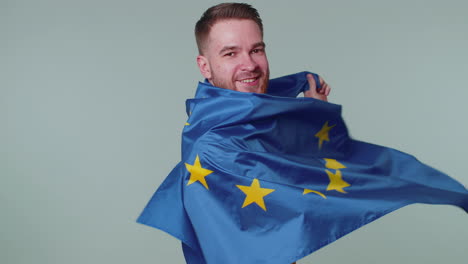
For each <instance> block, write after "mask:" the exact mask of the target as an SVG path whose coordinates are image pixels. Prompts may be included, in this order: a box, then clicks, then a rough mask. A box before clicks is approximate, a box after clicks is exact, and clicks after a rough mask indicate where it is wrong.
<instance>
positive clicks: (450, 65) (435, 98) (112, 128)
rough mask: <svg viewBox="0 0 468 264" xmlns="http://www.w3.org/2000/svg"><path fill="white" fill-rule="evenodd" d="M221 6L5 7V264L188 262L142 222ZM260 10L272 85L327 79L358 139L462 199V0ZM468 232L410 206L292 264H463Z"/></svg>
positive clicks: (466, 25)
mask: <svg viewBox="0 0 468 264" xmlns="http://www.w3.org/2000/svg"><path fill="white" fill-rule="evenodd" d="M216 3H218V2H216V1H186V2H182V1H166V2H160V1H143V0H133V1H110V0H93V1H89V0H85V1H83V0H82V1H58V0H57V1H51V0H43V1H22V0H11V1H9V0H1V1H0V33H1V34H0V38H1V39H0V40H1V41H0V67H1V68H0V88H1V90H0V92H1V93H0V107H1V108H0V109H1V111H0V118H1V119H0V121H1V122H0V125H1V129H0V140H1V142H0V143H1V145H0V146H1V147H0V155H1V160H0V161H1V163H0V165H1V171H0V173H1V178H0V179H1V183H0V190H1V192H0V199H1V200H0V201H1V218H0V263H8V264H20V263H21V264H23V263H35V264H50V263H68V264H75V263H112V264H117V263H184V259H183V256H182V252H181V249H180V244H179V241H177V240H176V239H175V238H173V237H171V236H169V235H167V234H165V233H163V232H161V231H158V230H156V229H153V228H149V227H146V226H143V225H140V224H137V223H135V220H136V218H137V216H138V215H139V213H140V212H141V210H142V209H143V207H144V206H145V204H146V202H147V201H148V199H149V198H150V197H151V195H152V194H153V192H154V191H155V189H156V188H157V187H158V186H159V184H160V183H161V182H162V181H163V179H164V178H165V176H166V175H167V174H168V173H169V171H170V170H171V169H172V167H173V166H174V165H175V164H176V163H177V162H178V161H179V159H180V133H181V130H182V128H183V125H184V123H185V120H186V116H185V108H184V102H185V99H186V98H190V97H191V96H192V95H193V94H194V90H195V86H196V82H197V81H198V80H201V75H200V74H199V72H198V69H197V67H196V63H195V56H196V55H197V52H196V47H195V43H194V37H193V27H194V23H195V22H196V20H197V19H198V18H199V17H200V15H201V13H202V12H203V11H204V10H205V9H206V8H208V7H209V6H211V5H213V4H216ZM252 3H253V5H254V6H255V7H256V8H257V9H258V10H259V11H260V14H261V15H262V18H263V20H264V25H265V41H266V43H267V52H268V56H269V60H270V67H271V75H272V77H277V76H281V75H285V74H290V73H294V72H298V71H303V70H310V71H314V72H317V73H319V74H321V75H322V76H323V77H324V78H325V79H326V80H327V82H328V83H329V84H330V85H331V86H332V87H333V91H332V95H331V96H330V101H332V102H334V103H338V104H341V105H343V114H344V118H345V120H346V122H347V124H348V126H349V129H350V132H351V135H352V137H354V138H356V139H360V140H364V141H367V142H372V143H377V144H381V145H386V146H390V147H394V148H397V149H400V150H402V151H405V152H409V153H411V154H413V155H415V156H416V157H418V158H419V159H420V160H421V161H423V162H425V163H428V164H430V165H431V166H433V167H435V168H438V169H441V170H442V171H444V172H446V173H448V174H449V175H451V176H452V177H454V178H456V179H457V180H459V181H460V182H462V183H464V184H465V186H466V184H467V183H468V175H467V169H468V167H467V166H468V158H467V155H466V150H467V149H468V143H467V140H466V136H467V135H468V122H467V121H466V120H467V119H466V118H467V117H466V116H467V114H468V107H467V104H466V98H468V89H467V88H468V87H467V81H466V77H467V75H468V54H467V53H468V52H467V47H468V16H467V15H466V12H467V10H468V2H466V1H461V0H460V1H455V0H451V1H443V2H442V1H422V0H421V1H407V0H405V1H403V0H395V1H371V0H368V1H255V2H252ZM467 222H468V216H467V215H466V213H464V212H463V211H462V210H461V209H459V208H456V207H453V206H441V205H437V206H436V205H432V206H431V205H419V204H418V205H411V206H407V207H405V208H403V209H400V210H398V211H396V212H394V213H392V214H390V215H388V216H385V217H384V218H382V219H379V220H377V221H376V222H374V223H371V224H369V225H367V226H365V227H364V228H361V229H359V230H357V231H355V232H353V233H351V234H350V235H347V236H345V237H344V238H342V239H340V240H338V241H337V242H335V243H333V244H331V245H329V246H327V247H325V248H323V249H321V250H319V251H317V252H315V253H314V254H312V255H310V256H308V257H306V258H305V259H303V260H301V261H299V263H300V264H305V263H321V264H326V263H382V264H387V263H425V264H429V263H434V264H439V263H446V262H450V263H464V262H465V261H466V259H467V258H468V225H467ZM317 228H320V227H317ZM226 239H228V238H226Z"/></svg>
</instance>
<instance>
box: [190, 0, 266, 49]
mask: <svg viewBox="0 0 468 264" xmlns="http://www.w3.org/2000/svg"><path fill="white" fill-rule="evenodd" d="M223 19H249V20H252V21H254V22H255V23H257V25H258V27H259V28H260V32H261V33H262V36H263V24H262V19H261V18H260V15H259V14H258V11H257V9H255V8H253V7H252V6H251V5H249V4H245V3H222V4H218V5H215V6H212V7H210V8H208V9H207V10H206V11H205V13H203V15H202V17H201V18H200V20H198V22H197V24H196V25H195V39H196V41H197V46H198V52H199V53H200V54H203V52H202V51H203V49H204V48H205V45H206V39H207V38H208V35H209V34H210V30H211V27H213V25H214V24H215V23H216V22H218V21H219V20H223Z"/></svg>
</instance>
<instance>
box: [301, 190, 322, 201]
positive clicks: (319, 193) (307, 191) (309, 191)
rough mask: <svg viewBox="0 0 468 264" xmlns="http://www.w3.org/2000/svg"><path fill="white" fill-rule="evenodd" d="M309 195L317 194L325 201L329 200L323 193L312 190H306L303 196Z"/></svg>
mask: <svg viewBox="0 0 468 264" xmlns="http://www.w3.org/2000/svg"><path fill="white" fill-rule="evenodd" d="M308 193H315V194H318V195H320V196H322V198H323V199H327V196H325V194H323V193H321V192H317V191H314V190H310V189H304V192H303V193H302V195H306V194H308Z"/></svg>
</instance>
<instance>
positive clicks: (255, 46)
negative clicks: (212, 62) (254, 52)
mask: <svg viewBox="0 0 468 264" xmlns="http://www.w3.org/2000/svg"><path fill="white" fill-rule="evenodd" d="M265 46H266V45H265V42H263V41H260V42H257V43H255V44H253V45H252V48H253V49H254V48H259V47H261V48H265ZM238 49H239V47H238V46H224V47H223V48H222V49H221V50H220V51H219V54H223V53H225V52H226V51H231V50H238Z"/></svg>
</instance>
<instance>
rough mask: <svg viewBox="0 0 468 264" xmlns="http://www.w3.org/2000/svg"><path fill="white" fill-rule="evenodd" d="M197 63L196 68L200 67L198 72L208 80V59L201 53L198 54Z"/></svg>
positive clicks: (209, 75) (209, 74)
mask: <svg viewBox="0 0 468 264" xmlns="http://www.w3.org/2000/svg"><path fill="white" fill-rule="evenodd" d="M197 64H198V69H200V73H201V74H202V75H203V77H205V78H206V79H208V80H210V79H211V71H210V65H209V63H208V59H207V58H206V57H205V56H203V55H198V56H197Z"/></svg>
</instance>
